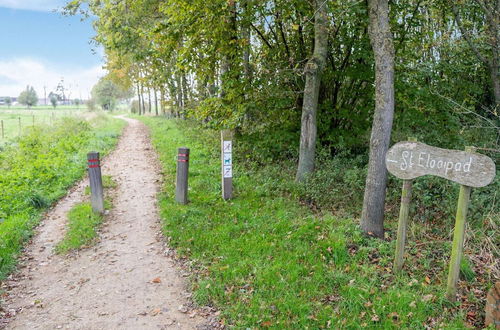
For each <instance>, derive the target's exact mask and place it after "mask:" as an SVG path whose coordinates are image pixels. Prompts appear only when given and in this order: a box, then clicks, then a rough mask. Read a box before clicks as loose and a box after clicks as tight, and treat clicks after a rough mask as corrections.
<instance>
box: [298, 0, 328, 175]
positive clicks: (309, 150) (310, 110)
mask: <svg viewBox="0 0 500 330" xmlns="http://www.w3.org/2000/svg"><path fill="white" fill-rule="evenodd" d="M314 10H315V12H316V13H315V17H314V40H315V41H314V53H313V56H312V58H311V59H310V60H309V61H308V62H307V64H306V67H305V69H304V73H305V76H306V85H305V87H304V102H303V105H302V121H301V130H300V151H299V165H298V167H297V175H296V180H297V181H299V182H300V181H303V180H304V179H305V178H306V176H307V175H308V174H310V173H312V172H313V171H314V164H315V158H316V135H317V120H316V117H317V112H318V98H319V89H320V86H321V73H322V71H323V68H324V66H325V63H326V56H327V52H328V11H327V6H326V2H323V1H320V0H315V6H314Z"/></svg>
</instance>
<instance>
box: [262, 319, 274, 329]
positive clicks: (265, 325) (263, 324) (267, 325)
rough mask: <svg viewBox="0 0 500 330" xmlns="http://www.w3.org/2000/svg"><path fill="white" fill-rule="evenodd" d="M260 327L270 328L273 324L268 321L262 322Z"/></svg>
mask: <svg viewBox="0 0 500 330" xmlns="http://www.w3.org/2000/svg"><path fill="white" fill-rule="evenodd" d="M260 325H261V326H263V327H265V328H269V327H270V326H271V325H273V323H272V322H271V321H266V322H262V323H261V324H260Z"/></svg>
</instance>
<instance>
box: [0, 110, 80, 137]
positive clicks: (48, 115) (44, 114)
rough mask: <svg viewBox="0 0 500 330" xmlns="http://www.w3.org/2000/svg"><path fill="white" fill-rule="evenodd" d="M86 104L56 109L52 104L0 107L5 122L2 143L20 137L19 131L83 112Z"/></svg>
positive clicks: (1, 133) (0, 114)
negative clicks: (27, 107)
mask: <svg viewBox="0 0 500 330" xmlns="http://www.w3.org/2000/svg"><path fill="white" fill-rule="evenodd" d="M85 110H86V108H85V106H82V105H80V106H79V107H76V106H65V107H62V106H61V107H57V108H56V109H54V108H52V107H50V106H38V107H34V108H31V109H26V108H25V107H10V108H7V107H5V106H2V107H0V120H1V121H2V122H3V132H2V131H1V130H2V128H1V127H0V144H3V143H4V142H5V141H7V140H9V139H12V138H15V137H18V136H19V133H20V132H21V133H22V132H24V131H26V130H27V129H28V128H30V127H32V126H33V125H35V126H51V125H53V124H54V123H55V122H56V121H57V120H59V119H61V118H63V117H71V116H77V115H79V114H82V113H83V112H84V111H85Z"/></svg>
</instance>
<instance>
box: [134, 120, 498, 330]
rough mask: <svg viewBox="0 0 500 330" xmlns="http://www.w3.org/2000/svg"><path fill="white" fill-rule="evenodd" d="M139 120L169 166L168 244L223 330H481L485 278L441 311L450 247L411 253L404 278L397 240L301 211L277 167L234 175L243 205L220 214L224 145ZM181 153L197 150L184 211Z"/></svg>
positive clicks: (430, 246) (184, 129)
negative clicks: (179, 200) (178, 188)
mask: <svg viewBox="0 0 500 330" xmlns="http://www.w3.org/2000/svg"><path fill="white" fill-rule="evenodd" d="M142 120H143V121H144V122H145V123H146V124H147V125H148V126H149V127H150V128H151V131H152V138H153V143H154V145H155V147H156V149H157V150H158V152H159V154H160V160H161V162H162V163H163V166H164V175H165V177H166V181H165V182H166V186H165V189H164V192H163V195H162V197H161V214H162V218H163V221H164V227H163V229H164V233H165V235H166V236H167V237H168V239H169V242H170V244H171V245H172V246H173V247H175V248H176V249H177V251H178V252H179V254H180V255H181V256H183V257H187V258H189V259H190V260H191V263H190V264H191V265H192V269H193V271H194V274H195V276H194V281H193V289H194V293H195V295H194V297H195V299H196V300H197V301H198V302H199V303H201V304H211V305H214V306H216V307H217V308H219V309H220V310H221V311H222V314H221V315H222V316H221V317H222V319H223V321H224V322H225V323H226V324H229V325H232V326H235V327H238V328H240V327H251V328H255V327H272V328H326V327H331V328H343V329H358V328H362V327H367V328H380V329H399V328H407V329H410V328H411V329H423V328H426V327H431V328H447V329H460V328H465V327H466V326H467V324H471V325H476V326H477V325H478V324H479V323H481V322H482V320H481V315H480V314H481V313H482V310H481V309H482V308H483V307H484V301H482V300H481V298H478V297H477V296H476V295H475V294H474V292H473V290H472V289H470V288H471V287H472V288H474V289H478V290H479V289H484V290H486V289H487V288H488V285H489V284H488V283H484V282H483V281H479V277H477V278H475V277H474V275H472V276H469V277H468V278H469V282H467V281H461V282H460V293H461V294H463V295H465V296H466V297H465V299H461V300H460V302H459V303H457V304H451V303H449V302H447V301H446V300H445V299H444V289H445V286H446V285H445V284H446V274H447V260H448V257H449V254H448V253H449V251H450V248H451V243H450V241H446V242H442V241H441V242H437V243H438V244H434V242H426V244H417V243H416V242H415V241H413V242H412V243H410V244H409V247H408V257H407V264H406V265H407V266H406V267H405V269H404V271H403V272H402V274H401V275H397V276H396V275H394V274H393V273H392V270H391V267H392V260H393V257H394V252H393V251H394V248H395V241H394V240H392V239H391V235H393V234H391V232H389V239H388V240H386V241H380V240H373V239H368V238H366V237H365V236H364V235H362V233H361V231H360V230H359V228H358V223H357V221H356V220H354V219H352V218H345V219H341V218H336V217H334V216H332V215H318V214H314V213H312V211H311V210H310V209H309V208H308V207H301V206H300V205H299V203H297V202H296V201H295V200H293V199H291V198H290V197H289V196H288V197H287V195H286V194H283V193H282V192H281V191H279V190H276V189H274V187H276V186H277V184H276V181H280V180H286V179H285V178H284V177H283V174H280V173H281V172H280V167H279V165H270V166H266V167H260V168H258V169H253V170H249V169H248V168H244V167H242V166H238V164H236V167H235V170H234V172H235V178H234V182H235V188H236V191H235V196H236V198H235V199H234V200H233V201H230V202H224V201H222V200H221V198H220V168H219V155H218V149H219V139H218V136H217V134H215V133H211V132H209V131H201V130H198V129H197V128H194V127H192V126H187V124H186V123H181V122H174V121H168V120H164V119H155V118H143V119H142ZM180 146H187V147H190V148H191V157H190V158H191V163H190V178H189V180H190V190H189V194H190V195H189V196H190V197H189V198H190V201H191V202H190V204H189V205H187V206H181V205H177V204H176V203H175V202H174V181H175V180H174V179H175V165H176V164H175V156H176V148H177V147H180ZM285 173H286V171H285ZM288 180H290V179H288ZM390 226H392V227H394V223H392V224H390ZM414 229H415V228H412V230H414ZM425 230H429V231H430V232H432V228H429V227H426V228H425ZM433 234H434V233H433ZM411 235H413V233H412V232H411V231H410V236H411ZM464 269H465V270H467V265H464ZM469 270H470V265H469ZM469 275H471V273H470V272H469ZM468 288H469V289H470V290H468ZM483 298H484V297H483Z"/></svg>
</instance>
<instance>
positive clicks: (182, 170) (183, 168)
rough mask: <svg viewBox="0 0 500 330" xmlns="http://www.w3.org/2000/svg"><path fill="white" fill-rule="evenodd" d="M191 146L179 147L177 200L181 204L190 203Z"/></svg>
mask: <svg viewBox="0 0 500 330" xmlns="http://www.w3.org/2000/svg"><path fill="white" fill-rule="evenodd" d="M188 174H189V148H179V149H178V153H177V182H176V185H175V200H176V201H177V203H179V204H187V203H188Z"/></svg>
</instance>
